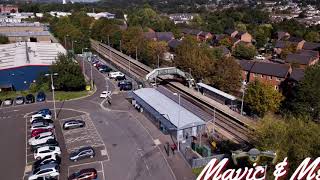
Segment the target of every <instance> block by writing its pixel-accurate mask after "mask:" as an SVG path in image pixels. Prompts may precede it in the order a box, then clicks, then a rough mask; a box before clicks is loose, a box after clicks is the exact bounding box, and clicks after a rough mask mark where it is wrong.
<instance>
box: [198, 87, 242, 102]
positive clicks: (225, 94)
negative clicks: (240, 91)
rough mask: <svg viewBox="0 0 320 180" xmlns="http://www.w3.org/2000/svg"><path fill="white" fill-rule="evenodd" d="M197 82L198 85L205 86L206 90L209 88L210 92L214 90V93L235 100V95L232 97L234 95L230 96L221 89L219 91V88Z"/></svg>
mask: <svg viewBox="0 0 320 180" xmlns="http://www.w3.org/2000/svg"><path fill="white" fill-rule="evenodd" d="M197 84H198V85H199V86H200V87H203V88H205V89H207V90H210V91H212V92H214V93H216V94H218V95H220V96H222V97H225V98H227V99H230V100H232V101H234V100H237V98H236V97H234V96H232V95H230V94H228V93H225V92H223V91H221V90H219V89H216V88H214V87H212V86H209V85H207V84H204V83H197Z"/></svg>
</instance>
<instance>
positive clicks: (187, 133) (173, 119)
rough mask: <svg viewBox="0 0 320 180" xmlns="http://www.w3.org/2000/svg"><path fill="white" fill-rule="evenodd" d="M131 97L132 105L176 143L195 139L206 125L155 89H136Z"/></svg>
mask: <svg viewBox="0 0 320 180" xmlns="http://www.w3.org/2000/svg"><path fill="white" fill-rule="evenodd" d="M131 96H132V99H133V104H135V106H136V107H139V108H140V109H143V112H145V113H146V114H147V115H148V116H150V118H151V119H153V122H154V123H155V124H156V125H157V126H158V127H159V129H160V130H161V131H162V132H164V133H169V134H171V135H172V136H173V137H174V138H176V140H178V141H185V140H187V139H189V138H190V137H192V136H194V137H197V136H198V135H199V134H200V133H201V132H202V130H203V129H204V127H205V125H206V123H205V122H204V121H203V120H202V119H201V118H200V117H199V116H197V115H195V114H194V113H192V112H191V111H189V110H187V109H186V108H184V107H183V106H182V105H181V104H179V103H177V102H176V101H174V100H172V99H170V98H169V97H168V96H166V95H165V94H163V93H161V92H160V91H158V90H157V89H154V88H142V89H138V90H135V91H133V92H132V93H131Z"/></svg>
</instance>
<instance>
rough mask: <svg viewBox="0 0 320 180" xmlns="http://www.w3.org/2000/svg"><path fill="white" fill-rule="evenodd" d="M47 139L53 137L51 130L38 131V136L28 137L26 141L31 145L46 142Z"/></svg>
mask: <svg viewBox="0 0 320 180" xmlns="http://www.w3.org/2000/svg"><path fill="white" fill-rule="evenodd" d="M49 139H54V135H53V133H52V132H44V133H40V134H39V135H38V136H35V137H32V138H30V139H29V141H28V143H29V145H31V146H35V145H38V144H43V143H46V142H47V141H48V140H49Z"/></svg>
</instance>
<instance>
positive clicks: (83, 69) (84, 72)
mask: <svg viewBox="0 0 320 180" xmlns="http://www.w3.org/2000/svg"><path fill="white" fill-rule="evenodd" d="M87 49H88V48H82V49H81V52H82V71H83V75H84V76H85V75H86V71H85V68H84V54H83V52H84V51H83V50H87Z"/></svg>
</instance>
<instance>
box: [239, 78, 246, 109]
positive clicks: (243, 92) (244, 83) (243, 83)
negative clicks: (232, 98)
mask: <svg viewBox="0 0 320 180" xmlns="http://www.w3.org/2000/svg"><path fill="white" fill-rule="evenodd" d="M246 85H247V83H246V81H242V86H241V91H242V99H241V111H240V114H241V115H242V114H243V101H244V94H245V91H246Z"/></svg>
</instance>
